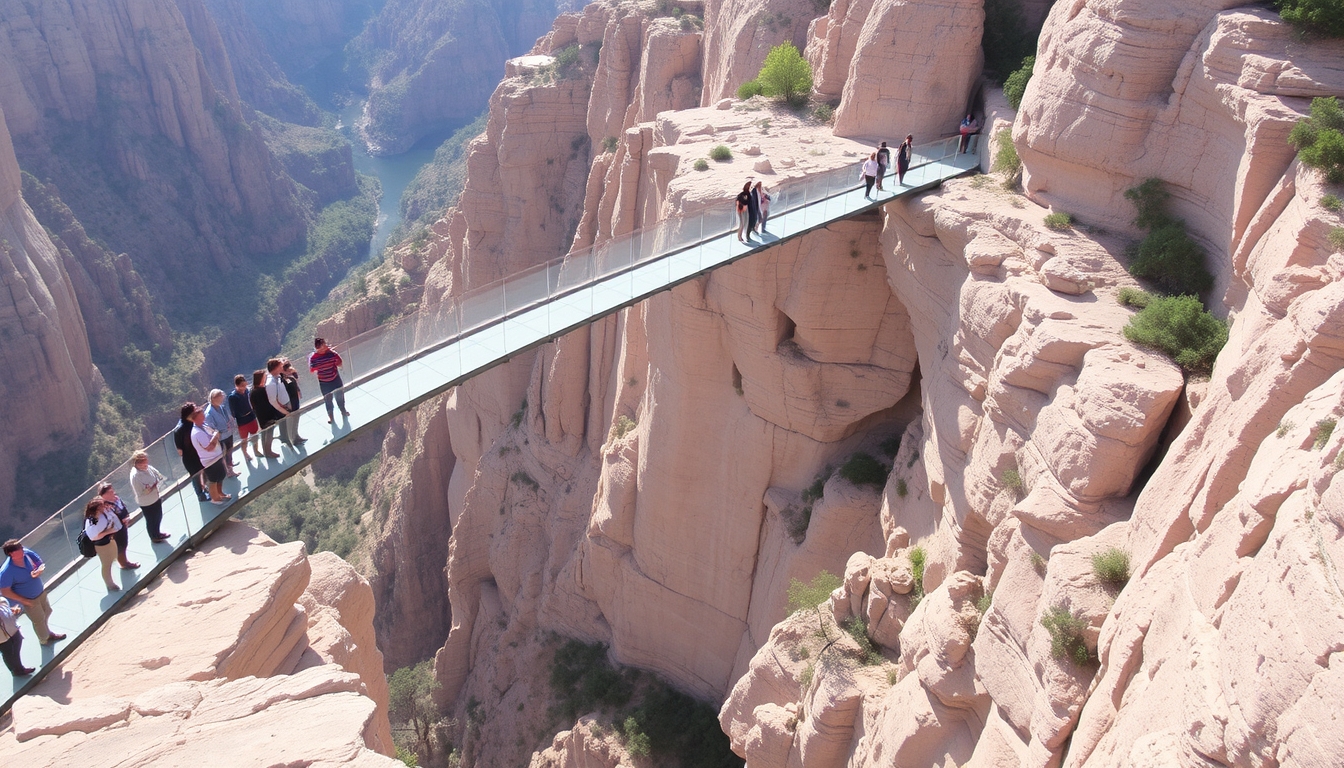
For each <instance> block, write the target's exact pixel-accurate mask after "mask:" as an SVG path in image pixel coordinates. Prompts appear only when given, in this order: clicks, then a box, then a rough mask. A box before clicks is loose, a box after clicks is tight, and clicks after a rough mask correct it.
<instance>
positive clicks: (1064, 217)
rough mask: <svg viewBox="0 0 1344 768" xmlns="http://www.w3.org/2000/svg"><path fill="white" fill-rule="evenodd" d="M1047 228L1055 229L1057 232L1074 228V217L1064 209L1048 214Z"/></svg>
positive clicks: (1046, 218)
mask: <svg viewBox="0 0 1344 768" xmlns="http://www.w3.org/2000/svg"><path fill="white" fill-rule="evenodd" d="M1045 227H1046V229H1053V230H1054V231H1056V232H1063V231H1065V230H1068V229H1072V228H1073V217H1072V216H1070V215H1069V214H1067V213H1064V212H1063V211H1056V212H1054V213H1050V214H1046V217H1045Z"/></svg>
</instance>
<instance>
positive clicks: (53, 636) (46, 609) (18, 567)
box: [0, 539, 65, 671]
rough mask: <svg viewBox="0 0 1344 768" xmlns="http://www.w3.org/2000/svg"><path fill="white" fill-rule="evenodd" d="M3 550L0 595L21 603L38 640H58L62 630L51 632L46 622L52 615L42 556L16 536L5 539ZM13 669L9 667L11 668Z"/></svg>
mask: <svg viewBox="0 0 1344 768" xmlns="http://www.w3.org/2000/svg"><path fill="white" fill-rule="evenodd" d="M4 552H5V562H4V564H3V565H0V595H3V596H4V597H5V599H6V600H10V601H12V602H15V603H18V604H19V605H21V606H23V610H24V612H26V613H27V614H28V620H29V621H31V622H32V623H33V632H35V633H36V634H37V642H39V643H41V644H43V645H51V644H52V643H54V642H56V641H57V640H64V639H65V635H64V634H57V633H55V632H52V631H51V627H49V626H47V622H48V621H49V620H50V619H51V600H49V599H48V598H47V589H46V587H45V586H44V585H43V584H42V574H43V572H45V571H46V570H47V566H46V564H45V563H43V562H42V558H41V557H39V556H38V554H37V553H36V552H34V551H33V550H31V549H28V548H27V547H25V546H23V544H22V543H20V542H19V540H18V539H10V540H9V541H6V542H5V544H4ZM0 602H3V601H0ZM15 634H17V631H16V633H15ZM6 663H8V659H6ZM13 669H14V668H13V667H10V670H11V671H12V670H13Z"/></svg>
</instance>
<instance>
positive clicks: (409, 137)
mask: <svg viewBox="0 0 1344 768" xmlns="http://www.w3.org/2000/svg"><path fill="white" fill-rule="evenodd" d="M557 10H558V8H557V3H556V2H555V0H505V1H504V2H483V0H471V2H461V3H440V2H426V0H389V2H388V3H387V4H386V5H384V6H383V8H382V10H381V12H380V13H379V14H378V16H377V17H376V18H374V19H373V20H372V21H371V22H370V23H369V25H368V27H367V28H365V30H364V32H363V33H362V34H361V35H360V36H359V38H358V39H356V40H355V42H354V43H353V45H354V46H355V47H356V48H358V49H360V50H363V51H365V52H366V54H365V55H366V56H367V57H368V58H369V59H370V60H371V61H375V62H376V64H374V66H373V67H372V71H371V72H370V74H371V75H372V82H371V83H370V92H369V102H368V105H367V107H366V108H365V118H364V122H363V124H362V125H361V132H362V134H363V135H364V137H365V140H366V141H367V142H368V144H369V147H370V151H372V152H374V153H375V154H378V153H387V154H395V153H398V152H403V151H405V150H407V149H409V148H410V147H411V145H412V144H414V143H415V142H416V141H417V140H419V139H420V138H422V137H424V136H426V135H428V134H431V133H442V132H444V131H445V130H451V129H454V128H458V127H461V126H462V125H465V124H466V123H468V122H470V121H471V119H472V118H474V117H475V116H476V115H478V114H480V112H481V110H482V109H484V108H485V106H486V103H487V100H488V99H489V97H490V93H491V92H492V91H493V90H494V88H495V85H496V84H498V82H499V80H500V77H501V75H502V74H503V73H502V72H501V71H500V66H499V63H500V62H501V61H503V60H505V59H507V58H509V57H510V56H516V55H518V54H520V53H524V52H526V51H527V50H528V49H529V48H531V47H532V44H533V43H534V42H535V41H536V40H537V38H539V37H541V36H542V35H543V34H545V33H546V30H547V29H549V28H550V25H551V22H552V20H554V19H555V15H556V12H557Z"/></svg>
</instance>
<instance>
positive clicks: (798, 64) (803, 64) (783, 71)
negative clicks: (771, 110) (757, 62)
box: [756, 43, 812, 104]
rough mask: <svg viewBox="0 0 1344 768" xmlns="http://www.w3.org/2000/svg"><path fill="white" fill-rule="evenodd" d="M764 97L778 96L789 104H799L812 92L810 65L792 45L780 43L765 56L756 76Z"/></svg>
mask: <svg viewBox="0 0 1344 768" xmlns="http://www.w3.org/2000/svg"><path fill="white" fill-rule="evenodd" d="M756 79H757V80H758V81H759V82H760V84H761V93H762V94H763V95H765V96H779V97H781V98H783V99H784V100H785V101H787V102H789V103H790V104H800V103H802V102H803V101H806V100H807V97H808V94H810V93H811V92H812V65H810V64H808V63H807V59H804V58H803V55H802V54H801V53H799V52H798V49H797V48H796V47H794V45H793V43H780V44H779V45H777V46H775V47H774V48H771V49H770V53H768V54H766V56H765V64H764V65H763V66H762V67H761V73H760V74H759V75H757V76H756Z"/></svg>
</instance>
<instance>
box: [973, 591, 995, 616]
mask: <svg viewBox="0 0 1344 768" xmlns="http://www.w3.org/2000/svg"><path fill="white" fill-rule="evenodd" d="M993 604H994V593H993V592H986V593H984V594H983V595H981V596H980V597H979V598H978V599H977V600H976V601H975V610H977V611H979V612H980V615H981V616H984V615H985V614H986V613H989V607H990V606H991V605H993Z"/></svg>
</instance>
